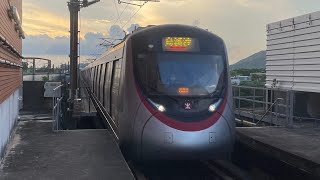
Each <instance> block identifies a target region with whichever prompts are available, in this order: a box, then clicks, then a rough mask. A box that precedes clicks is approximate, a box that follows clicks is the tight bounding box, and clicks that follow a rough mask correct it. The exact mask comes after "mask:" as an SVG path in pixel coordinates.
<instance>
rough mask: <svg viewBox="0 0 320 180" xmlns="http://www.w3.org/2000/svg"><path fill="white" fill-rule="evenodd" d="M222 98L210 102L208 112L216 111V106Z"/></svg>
mask: <svg viewBox="0 0 320 180" xmlns="http://www.w3.org/2000/svg"><path fill="white" fill-rule="evenodd" d="M221 102H222V99H221V98H220V99H219V100H218V101H217V102H216V103H214V104H211V105H210V106H209V108H208V111H209V112H216V111H217V109H218V107H219V106H220V104H221Z"/></svg>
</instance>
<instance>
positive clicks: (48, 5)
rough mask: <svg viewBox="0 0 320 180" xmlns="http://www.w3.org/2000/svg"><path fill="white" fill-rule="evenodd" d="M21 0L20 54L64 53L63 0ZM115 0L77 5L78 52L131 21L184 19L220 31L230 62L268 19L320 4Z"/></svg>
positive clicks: (260, 40)
mask: <svg viewBox="0 0 320 180" xmlns="http://www.w3.org/2000/svg"><path fill="white" fill-rule="evenodd" d="M22 1H23V29H24V31H25V33H26V39H25V40H24V42H23V45H24V47H23V54H33V55H47V54H57V55H67V54H69V39H68V38H69V37H68V36H69V32H68V31H69V11H68V7H67V0H22ZM117 1H118V0H101V1H100V2H99V3H96V4H94V5H92V6H90V7H88V8H83V9H81V12H80V32H81V33H80V36H81V48H80V49H81V54H84V55H98V54H100V53H101V52H102V51H103V50H104V49H105V47H104V46H100V45H99V44H101V43H102V40H101V39H100V38H103V37H112V38H121V37H123V36H124V33H123V30H124V31H126V32H127V33H129V32H130V31H131V30H132V29H134V27H136V26H147V25H157V24H187V25H193V26H198V27H200V28H204V29H208V30H209V31H211V32H213V33H214V34H217V35H218V36H220V37H222V38H223V39H224V40H225V42H226V45H227V48H228V53H229V61H230V64H233V63H235V62H237V61H239V60H241V59H243V58H245V57H248V56H250V55H251V54H253V53H256V52H258V51H261V50H265V49H266V25H267V24H268V23H271V22H276V21H279V20H283V19H287V18H292V17H295V16H299V15H303V14H307V13H311V12H315V11H319V10H320V1H319V0H160V2H149V3H147V4H146V5H145V6H143V7H142V8H141V9H139V7H138V6H131V5H126V4H118V2H117ZM126 1H127V2H129V1H130V0H126ZM130 2H132V1H130ZM136 3H141V2H139V1H138V2H136ZM138 10H139V11H138ZM135 13H136V14H135ZM134 14H135V16H133V15H134ZM119 17H120V18H119ZM122 29H123V30H122Z"/></svg>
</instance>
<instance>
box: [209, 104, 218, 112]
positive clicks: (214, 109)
mask: <svg viewBox="0 0 320 180" xmlns="http://www.w3.org/2000/svg"><path fill="white" fill-rule="evenodd" d="M216 110H217V107H216V105H215V104H211V105H210V106H209V111H210V112H215V111H216Z"/></svg>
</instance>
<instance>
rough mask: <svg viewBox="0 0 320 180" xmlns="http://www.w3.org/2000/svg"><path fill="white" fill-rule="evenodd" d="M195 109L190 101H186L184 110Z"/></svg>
mask: <svg viewBox="0 0 320 180" xmlns="http://www.w3.org/2000/svg"><path fill="white" fill-rule="evenodd" d="M192 108H193V106H192V103H191V102H190V101H186V102H184V103H183V109H184V110H191V109H192Z"/></svg>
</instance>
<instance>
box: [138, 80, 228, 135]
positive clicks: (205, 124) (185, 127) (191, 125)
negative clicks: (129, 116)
mask: <svg viewBox="0 0 320 180" xmlns="http://www.w3.org/2000/svg"><path fill="white" fill-rule="evenodd" d="M135 85H136V90H137V93H138V94H139V97H140V100H141V101H142V103H143V104H144V106H145V107H146V108H147V109H148V110H149V111H150V112H151V114H152V115H154V116H155V117H156V118H157V119H158V120H159V121H161V122H162V123H164V124H165V125H167V126H169V127H171V128H174V129H178V130H181V131H201V130H204V129H207V128H209V127H211V126H212V125H214V124H215V123H216V122H217V121H218V120H219V118H220V117H221V115H220V114H222V113H223V111H224V109H225V107H226V104H227V99H228V94H226V96H225V97H224V100H223V102H222V104H221V105H220V107H219V109H218V110H217V112H216V113H214V114H213V115H212V116H211V117H209V118H207V119H205V120H201V121H199V122H181V121H177V120H175V119H172V118H170V117H168V116H166V115H164V114H163V113H161V112H159V111H158V110H156V109H155V108H154V107H152V106H151V105H150V104H149V103H148V102H147V100H146V98H144V97H143V96H142V92H141V90H140V88H139V87H138V85H137V83H136V84H135ZM226 89H227V88H226Z"/></svg>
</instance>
